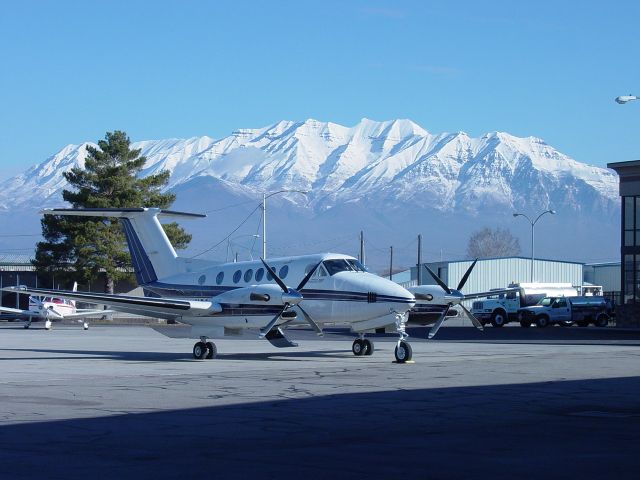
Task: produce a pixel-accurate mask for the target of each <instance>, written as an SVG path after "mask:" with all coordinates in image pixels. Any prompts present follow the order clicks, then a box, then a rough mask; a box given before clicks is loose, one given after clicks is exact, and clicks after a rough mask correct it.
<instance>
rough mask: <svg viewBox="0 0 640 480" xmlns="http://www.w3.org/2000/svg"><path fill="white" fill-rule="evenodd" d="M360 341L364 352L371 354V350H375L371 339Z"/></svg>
mask: <svg viewBox="0 0 640 480" xmlns="http://www.w3.org/2000/svg"><path fill="white" fill-rule="evenodd" d="M362 343H364V348H365V350H364V354H365V355H373V351H374V350H375V348H374V347H373V342H372V341H371V340H367V339H364V340H363V341H362Z"/></svg>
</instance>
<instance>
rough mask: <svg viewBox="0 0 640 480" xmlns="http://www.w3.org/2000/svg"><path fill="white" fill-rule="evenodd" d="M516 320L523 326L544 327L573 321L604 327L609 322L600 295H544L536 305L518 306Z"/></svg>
mask: <svg viewBox="0 0 640 480" xmlns="http://www.w3.org/2000/svg"><path fill="white" fill-rule="evenodd" d="M518 320H519V321H520V325H522V326H523V327H529V326H531V325H532V324H535V325H537V326H538V327H541V328H544V327H547V326H549V325H553V324H559V325H562V326H571V325H573V324H574V323H576V324H578V325H579V326H582V327H586V326H588V325H589V324H590V323H593V324H594V325H596V326H598V327H605V326H607V324H608V323H609V313H608V304H607V302H606V300H605V299H604V298H603V297H601V296H593V295H588V296H575V297H545V298H543V299H541V300H540V301H539V302H538V303H537V304H536V305H531V306H528V307H524V308H520V309H519V310H518Z"/></svg>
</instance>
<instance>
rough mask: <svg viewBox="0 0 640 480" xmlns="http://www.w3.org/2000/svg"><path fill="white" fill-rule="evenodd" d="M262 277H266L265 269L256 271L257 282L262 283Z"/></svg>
mask: <svg viewBox="0 0 640 480" xmlns="http://www.w3.org/2000/svg"><path fill="white" fill-rule="evenodd" d="M262 277H264V268H259V269H258V270H256V282H259V281H261V280H262Z"/></svg>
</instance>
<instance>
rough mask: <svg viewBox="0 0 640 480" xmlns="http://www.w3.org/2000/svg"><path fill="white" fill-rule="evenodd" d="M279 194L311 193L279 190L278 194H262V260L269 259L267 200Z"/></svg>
mask: <svg viewBox="0 0 640 480" xmlns="http://www.w3.org/2000/svg"><path fill="white" fill-rule="evenodd" d="M278 193H302V194H304V195H306V194H307V193H309V192H305V191H303V190H278V191H277V192H273V193H269V194H267V193H266V192H265V193H263V194H262V258H263V259H266V258H267V198H269V197H273V196H274V195H277V194H278Z"/></svg>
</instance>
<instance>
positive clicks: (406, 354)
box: [394, 340, 413, 363]
mask: <svg viewBox="0 0 640 480" xmlns="http://www.w3.org/2000/svg"><path fill="white" fill-rule="evenodd" d="M394 353H395V356H396V361H397V362H398V363H405V362H408V361H409V360H411V357H412V356H413V350H412V349H411V345H410V344H409V342H405V341H404V340H403V341H401V342H400V344H399V345H396V350H395V352H394Z"/></svg>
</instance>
